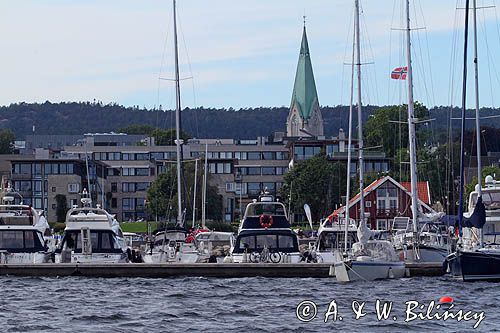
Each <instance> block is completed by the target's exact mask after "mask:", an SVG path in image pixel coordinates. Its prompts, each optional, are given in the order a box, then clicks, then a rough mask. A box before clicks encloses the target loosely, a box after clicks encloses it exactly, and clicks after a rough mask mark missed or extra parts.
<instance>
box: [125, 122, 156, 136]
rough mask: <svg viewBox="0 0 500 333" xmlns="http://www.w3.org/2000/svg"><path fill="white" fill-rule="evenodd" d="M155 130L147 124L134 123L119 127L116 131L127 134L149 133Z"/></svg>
mask: <svg viewBox="0 0 500 333" xmlns="http://www.w3.org/2000/svg"><path fill="white" fill-rule="evenodd" d="M154 130H155V127H153V126H151V125H147V124H134V125H129V126H127V127H122V128H119V129H118V130H117V131H118V132H119V133H127V134H148V135H149V134H151V133H152V132H153V131H154Z"/></svg>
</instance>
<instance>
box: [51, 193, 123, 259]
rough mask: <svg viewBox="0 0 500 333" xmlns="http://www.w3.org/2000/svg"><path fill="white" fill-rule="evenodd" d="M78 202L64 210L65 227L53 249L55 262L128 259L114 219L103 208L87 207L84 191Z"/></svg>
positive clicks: (118, 225) (119, 228)
mask: <svg viewBox="0 0 500 333" xmlns="http://www.w3.org/2000/svg"><path fill="white" fill-rule="evenodd" d="M81 201H82V206H83V207H80V208H76V207H74V208H72V209H70V210H69V211H68V213H67V214H66V228H65V229H64V235H63V238H62V241H61V243H60V244H59V246H58V249H57V250H56V253H55V261H56V263H123V262H128V260H129V258H128V255H127V246H126V243H125V240H124V238H123V232H122V230H121V227H120V224H119V223H118V221H117V220H116V219H115V218H114V217H113V216H112V215H111V214H109V213H108V212H107V211H105V210H104V209H102V208H100V207H99V206H97V207H96V208H94V207H91V203H92V200H91V199H90V198H88V197H87V192H86V190H84V192H83V193H82V199H81Z"/></svg>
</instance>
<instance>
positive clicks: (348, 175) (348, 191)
mask: <svg viewBox="0 0 500 333" xmlns="http://www.w3.org/2000/svg"><path fill="white" fill-rule="evenodd" d="M355 33H356V32H354V34H355ZM353 37H354V36H353ZM354 38H355V37H354ZM354 38H353V40H352V57H351V95H350V103H349V128H348V131H349V138H348V139H347V184H346V187H347V189H346V194H345V196H346V199H345V200H346V205H345V234H344V248H345V252H347V247H348V246H347V245H348V244H347V237H348V236H349V220H350V216H349V199H350V198H351V145H352V111H353V99H354V50H355V40H354Z"/></svg>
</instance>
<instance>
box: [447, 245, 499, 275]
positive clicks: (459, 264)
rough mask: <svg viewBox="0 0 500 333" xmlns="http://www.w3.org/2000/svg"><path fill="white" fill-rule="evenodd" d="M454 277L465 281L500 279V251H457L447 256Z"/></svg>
mask: <svg viewBox="0 0 500 333" xmlns="http://www.w3.org/2000/svg"><path fill="white" fill-rule="evenodd" d="M447 263H448V267H449V270H450V273H451V275H452V276H453V277H454V278H457V279H461V280H463V281H471V282H472V281H496V282H499V281H500V265H499V263H500V251H457V252H454V253H452V254H450V255H449V256H448V258H447Z"/></svg>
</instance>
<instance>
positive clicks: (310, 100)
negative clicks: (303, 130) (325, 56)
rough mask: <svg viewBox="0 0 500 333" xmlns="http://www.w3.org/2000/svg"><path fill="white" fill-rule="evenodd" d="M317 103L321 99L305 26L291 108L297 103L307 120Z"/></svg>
mask: <svg viewBox="0 0 500 333" xmlns="http://www.w3.org/2000/svg"><path fill="white" fill-rule="evenodd" d="M315 104H318V105H319V101H318V94H317V92H316V83H315V82H314V74H313V69H312V64H311V57H310V55H309V44H308V42H307V34H306V27H305V26H304V32H303V33H302V43H301V46H300V55H299V62H298V64H297V72H296V74H295V84H294V86H293V93H292V101H291V106H290V108H293V106H294V105H297V109H298V111H299V113H300V115H301V116H302V118H303V119H305V120H307V119H309V117H310V116H311V114H312V111H313V109H314V106H315Z"/></svg>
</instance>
